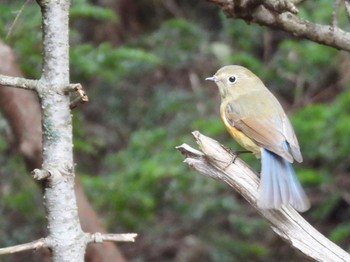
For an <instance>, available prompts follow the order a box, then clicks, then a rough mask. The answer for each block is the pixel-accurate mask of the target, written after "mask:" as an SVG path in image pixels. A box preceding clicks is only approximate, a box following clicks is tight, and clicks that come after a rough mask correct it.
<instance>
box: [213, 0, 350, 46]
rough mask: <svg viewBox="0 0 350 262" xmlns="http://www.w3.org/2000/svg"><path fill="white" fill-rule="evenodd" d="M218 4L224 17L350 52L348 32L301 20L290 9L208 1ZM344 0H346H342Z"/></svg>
mask: <svg viewBox="0 0 350 262" xmlns="http://www.w3.org/2000/svg"><path fill="white" fill-rule="evenodd" d="M209 1H210V2H212V3H214V4H216V5H218V6H219V7H220V8H221V9H222V10H223V11H224V12H225V14H226V15H227V16H228V17H231V18H240V19H243V20H245V21H247V22H249V23H250V22H253V23H256V24H259V25H265V26H269V27H272V28H276V29H280V30H283V31H286V32H288V33H291V34H293V35H295V36H297V37H302V38H306V39H309V40H311V41H314V42H317V43H320V44H324V45H328V46H332V47H335V48H337V49H342V50H345V51H350V33H348V32H346V31H344V30H341V29H340V28H338V27H333V26H330V25H321V24H317V23H312V22H309V21H307V20H305V19H301V18H299V17H297V16H295V15H293V14H291V13H290V12H282V13H279V12H277V11H276V10H270V9H269V7H267V6H265V5H264V1H261V0H247V1H234V0H209ZM346 1H347V0H346Z"/></svg>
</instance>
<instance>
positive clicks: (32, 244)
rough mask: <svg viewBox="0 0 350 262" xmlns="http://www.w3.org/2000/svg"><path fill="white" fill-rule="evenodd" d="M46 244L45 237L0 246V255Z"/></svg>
mask: <svg viewBox="0 0 350 262" xmlns="http://www.w3.org/2000/svg"><path fill="white" fill-rule="evenodd" d="M46 246H47V243H46V239H45V238H40V239H37V240H35V241H32V242H29V243H25V244H21V245H16V246H12V247H5V248H0V255H5V254H13V253H17V252H22V251H26V250H38V249H39V248H42V247H46Z"/></svg>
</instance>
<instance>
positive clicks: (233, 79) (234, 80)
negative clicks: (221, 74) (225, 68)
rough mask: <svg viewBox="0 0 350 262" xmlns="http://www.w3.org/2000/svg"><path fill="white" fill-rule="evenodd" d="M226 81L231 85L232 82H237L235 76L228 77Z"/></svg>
mask: <svg viewBox="0 0 350 262" xmlns="http://www.w3.org/2000/svg"><path fill="white" fill-rule="evenodd" d="M228 81H229V82H230V83H231V84H233V83H234V82H236V81H237V78H236V77H235V76H230V77H229V78H228Z"/></svg>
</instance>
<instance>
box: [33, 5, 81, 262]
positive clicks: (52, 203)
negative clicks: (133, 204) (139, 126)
mask: <svg viewBox="0 0 350 262" xmlns="http://www.w3.org/2000/svg"><path fill="white" fill-rule="evenodd" d="M38 4H39V5H40V7H41V11H42V27H43V68H42V76H41V79H40V80H39V86H38V87H37V91H38V94H39V97H40V100H41V109H42V129H43V169H44V170H46V171H48V172H49V173H50V176H49V177H48V178H47V183H46V187H45V190H44V203H45V207H46V209H47V220H48V230H49V235H48V237H47V239H48V242H49V244H50V245H49V246H50V247H51V250H52V255H53V261H83V260H84V253H85V248H86V240H85V235H84V232H83V231H82V229H81V226H80V222H79V218H78V209H77V204H76V198H75V194H74V168H73V152H72V146H73V141H72V119H71V113H70V108H69V103H70V101H69V96H68V94H66V93H65V92H64V89H65V87H66V86H68V85H69V53H68V52H69V45H68V43H69V41H68V14H69V13H68V11H69V5H70V1H69V0H55V1H52V0H42V1H39V0H38Z"/></svg>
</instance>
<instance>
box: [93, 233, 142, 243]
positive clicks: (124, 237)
mask: <svg viewBox="0 0 350 262" xmlns="http://www.w3.org/2000/svg"><path fill="white" fill-rule="evenodd" d="M88 235H89V237H88V240H87V241H88V243H102V242H105V241H111V242H135V238H136V237H137V234H136V233H127V234H103V233H100V232H96V233H94V234H89V233H88Z"/></svg>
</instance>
